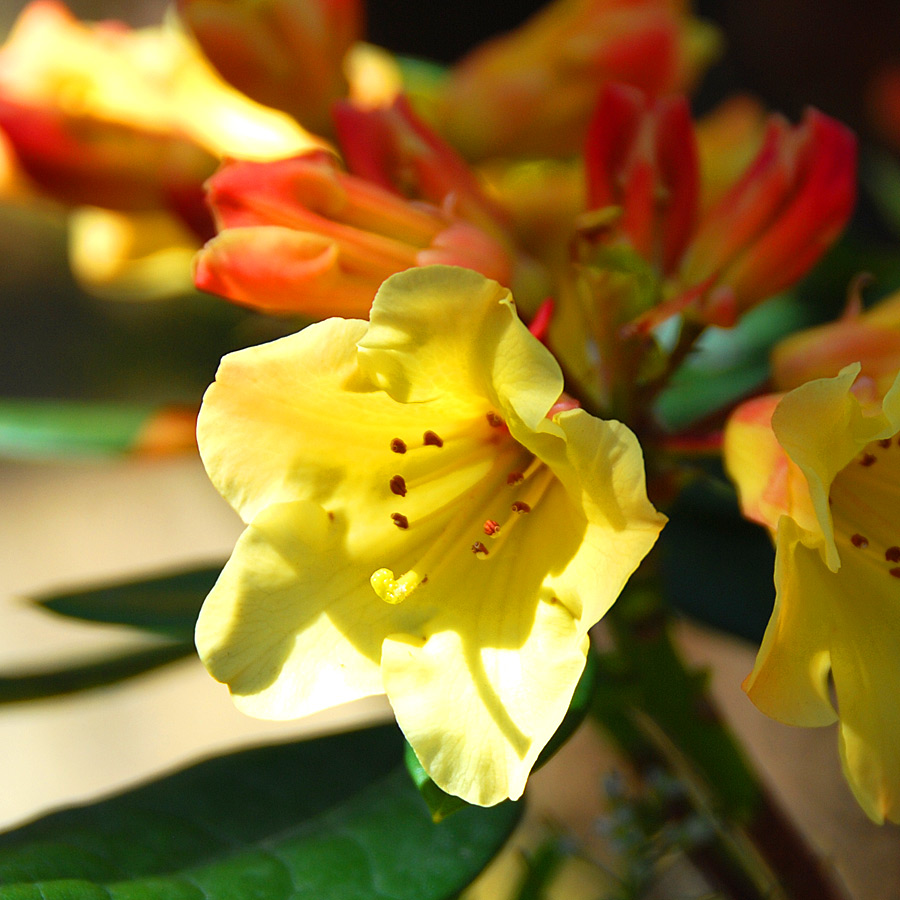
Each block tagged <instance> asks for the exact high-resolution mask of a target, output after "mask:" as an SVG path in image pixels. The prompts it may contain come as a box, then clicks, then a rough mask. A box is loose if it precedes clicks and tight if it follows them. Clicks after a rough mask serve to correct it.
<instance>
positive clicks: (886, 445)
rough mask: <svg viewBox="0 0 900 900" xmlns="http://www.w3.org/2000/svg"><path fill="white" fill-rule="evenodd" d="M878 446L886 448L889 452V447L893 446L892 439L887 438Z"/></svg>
mask: <svg viewBox="0 0 900 900" xmlns="http://www.w3.org/2000/svg"><path fill="white" fill-rule="evenodd" d="M878 446H879V447H884V449H885V450H887V449H888V447H890V446H891V439H890V438H885V439H884V440H882V441H879V442H878Z"/></svg>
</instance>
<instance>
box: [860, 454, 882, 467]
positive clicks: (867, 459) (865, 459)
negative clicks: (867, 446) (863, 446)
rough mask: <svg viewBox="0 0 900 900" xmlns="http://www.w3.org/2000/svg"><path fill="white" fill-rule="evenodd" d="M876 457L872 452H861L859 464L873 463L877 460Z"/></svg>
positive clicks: (868, 464)
mask: <svg viewBox="0 0 900 900" xmlns="http://www.w3.org/2000/svg"><path fill="white" fill-rule="evenodd" d="M877 459H878V458H877V457H876V456H875V455H874V454H873V453H863V455H862V458H861V459H860V461H859V464H860V465H861V466H871V465H872V464H873V463H875V462H877Z"/></svg>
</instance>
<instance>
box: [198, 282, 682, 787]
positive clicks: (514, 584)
mask: <svg viewBox="0 0 900 900" xmlns="http://www.w3.org/2000/svg"><path fill="white" fill-rule="evenodd" d="M562 388H563V379H562V374H561V372H560V369H559V367H558V365H557V363H556V362H555V360H554V359H553V358H552V356H551V355H550V353H549V352H548V351H547V350H546V349H545V348H544V347H543V345H541V344H540V342H539V341H538V340H537V339H535V338H534V337H533V336H532V335H531V334H529V332H528V330H527V328H526V327H525V326H524V325H523V324H522V323H521V322H520V320H519V319H518V317H517V315H516V311H515V306H514V303H513V300H512V298H511V296H510V294H509V292H508V291H507V290H506V289H505V288H502V287H500V286H499V285H498V284H497V283H496V282H493V281H490V280H488V279H486V278H484V277H483V276H481V275H479V274H477V273H475V272H473V271H470V270H466V269H459V268H453V267H443V266H436V267H428V268H418V269H411V270H408V271H406V272H403V273H400V274H397V275H395V276H393V277H391V278H389V279H388V280H387V281H386V282H385V284H384V285H383V287H382V288H381V290H380V291H379V293H378V296H377V297H376V300H375V303H374V306H373V308H372V312H371V320H370V322H368V323H367V322H365V321H361V320H345V319H330V320H326V321H325V322H322V323H319V324H316V325H312V326H310V327H309V328H307V329H305V330H304V331H301V332H300V333H298V334H296V335H293V336H291V337H287V338H283V339H281V340H278V341H275V342H273V343H270V344H266V345H263V346H259V347H254V348H251V349H248V350H244V351H241V352H239V353H235V354H232V355H230V356H227V357H226V358H225V359H224V360H223V362H222V366H221V368H220V370H219V373H218V376H217V380H216V382H215V384H214V385H213V386H212V387H211V388H210V389H209V391H208V393H207V395H206V398H205V400H204V404H203V408H202V411H201V414H200V420H199V427H198V437H199V444H200V448H201V455H202V457H203V460H204V463H205V465H206V467H207V471H208V472H209V475H210V477H211V479H212V481H213V483H214V484H215V485H216V487H217V488H218V489H219V491H220V492H221V493H222V494H223V496H225V497H226V499H228V501H229V502H230V503H231V504H232V505H233V506H234V507H235V508H236V509H237V510H238V512H239V513H240V514H241V516H242V518H243V519H244V520H245V522H247V523H248V527H247V529H246V531H245V532H244V534H243V536H242V537H241V538H240V540H239V542H238V544H237V546H236V548H235V551H234V553H233V555H232V557H231V559H230V561H229V562H228V564H227V565H226V567H225V569H224V571H223V572H222V575H221V577H220V579H219V581H218V583H217V584H216V586H215V587H214V589H213V591H212V592H211V594H210V595H209V597H208V598H207V600H206V603H205V604H204V607H203V610H202V612H201V615H200V619H199V622H198V625H197V646H198V648H199V651H200V656H201V658H202V659H203V661H204V663H205V664H206V666H207V668H208V669H209V671H210V672H211V674H212V675H213V676H214V677H215V678H217V679H218V680H220V681H223V682H225V683H227V684H228V686H229V688H230V690H231V692H232V694H233V696H234V699H235V702H236V704H237V705H238V706H239V707H240V708H241V709H242V710H244V711H245V712H247V713H250V714H251V715H256V716H260V717H263V718H276V719H279V718H285V719H286V718H295V717H299V716H304V715H307V714H309V713H313V712H316V711H317V710H321V709H323V708H326V707H330V706H334V705H336V704H339V703H344V702H346V701H349V700H354V699H357V698H360V697H364V696H367V695H372V694H379V693H382V692H384V693H386V694H387V696H388V698H389V699H390V701H391V704H392V706H393V708H394V712H395V714H396V717H397V720H398V722H399V724H400V727H401V728H402V729H403V731H404V733H405V734H406V736H407V739H408V740H409V742H410V744H411V745H412V747H413V748H414V750H415V752H416V754H417V755H418V757H419V759H420V761H421V762H422V764H423V765H424V767H425V768H426V770H427V771H428V773H429V774H430V775H431V777H432V778H433V779H434V780H435V782H436V783H437V784H438V785H439V786H440V787H442V788H443V789H444V790H446V791H448V792H450V793H453V794H456V795H458V796H461V797H463V798H464V799H466V800H468V801H470V802H472V803H476V804H480V805H491V804H495V803H498V802H500V801H502V800H503V799H505V798H507V797H513V798H515V797H518V796H519V795H520V794H521V793H522V791H523V789H524V786H525V781H526V779H527V776H528V773H529V772H530V770H531V768H532V766H533V765H534V762H535V760H536V758H537V756H538V754H539V753H540V751H541V749H542V748H543V747H544V746H545V744H546V743H547V741H548V740H549V738H550V737H551V736H552V734H553V732H554V731H555V730H556V728H557V726H558V725H559V723H560V722H561V720H562V718H563V716H564V714H565V712H566V709H567V707H568V704H569V701H570V699H571V696H572V692H573V690H574V688H575V685H576V683H577V681H578V678H579V676H580V674H581V671H582V668H583V666H584V661H585V653H586V651H587V645H588V637H587V631H588V629H589V628H590V627H591V626H592V625H593V624H594V623H595V622H597V621H598V619H600V617H601V616H602V615H603V614H604V613H605V612H606V610H607V609H608V608H609V607H610V605H611V604H612V603H613V601H614V600H615V599H616V597H617V595H618V594H619V592H620V591H621V589H622V587H623V585H624V584H625V581H626V580H627V579H628V577H629V576H630V575H631V573H632V572H633V571H634V569H635V568H636V567H637V566H638V564H639V563H640V561H641V559H642V558H643V557H644V555H645V554H646V553H647V552H648V551H649V549H650V548H651V547H652V545H653V543H654V542H655V540H656V537H657V535H658V533H659V531H660V529H661V527H662V525H663V523H664V521H665V519H664V517H663V516H661V515H660V514H658V513H657V512H656V510H655V509H654V508H653V506H652V505H651V504H650V502H649V501H648V499H647V496H646V491H645V482H644V469H643V459H642V454H641V450H640V447H639V445H638V443H637V440H636V439H635V437H634V435H633V434H632V433H631V432H630V431H629V430H628V429H627V428H626V427H625V426H623V425H621V424H620V423H618V422H604V421H601V420H598V419H595V418H593V417H592V416H590V415H588V414H587V413H585V412H584V411H583V410H580V409H571V408H569V409H566V410H564V411H561V412H556V411H555V410H556V409H558V408H559V406H558V401H559V398H560V395H561V392H562ZM562 405H563V406H570V405H571V404H565V403H564V404H562Z"/></svg>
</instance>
